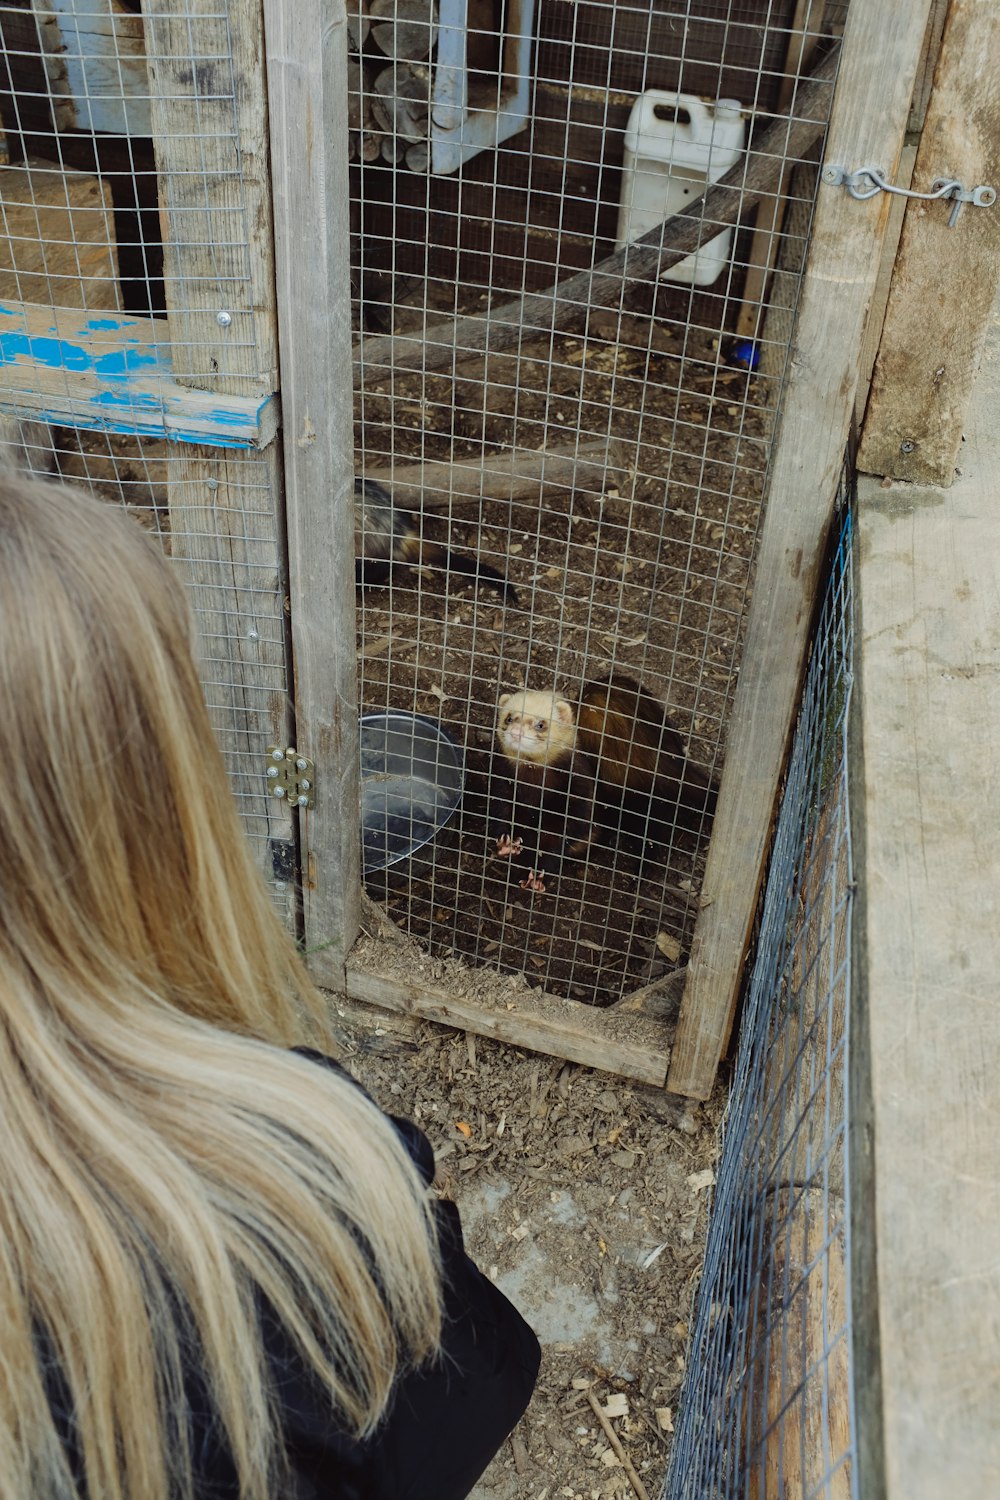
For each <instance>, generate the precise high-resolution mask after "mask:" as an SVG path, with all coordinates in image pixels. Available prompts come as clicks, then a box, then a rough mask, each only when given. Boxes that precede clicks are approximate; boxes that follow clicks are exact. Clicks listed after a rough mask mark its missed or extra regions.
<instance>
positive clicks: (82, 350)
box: [0, 239, 278, 449]
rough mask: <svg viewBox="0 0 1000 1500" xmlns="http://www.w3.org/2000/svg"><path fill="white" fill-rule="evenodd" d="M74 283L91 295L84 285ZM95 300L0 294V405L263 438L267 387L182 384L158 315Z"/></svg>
mask: <svg viewBox="0 0 1000 1500" xmlns="http://www.w3.org/2000/svg"><path fill="white" fill-rule="evenodd" d="M2 244H3V241H2V239H0V246H2ZM55 249H56V250H57V251H58V249H59V247H58V246H56V247H55ZM42 250H43V252H44V250H45V247H44V246H43V247H42ZM12 279H13V278H12ZM17 279H20V278H17ZM41 279H42V278H39V280H41ZM96 286H97V288H98V289H104V290H105V291H106V292H107V294H108V295H109V296H113V295H114V294H115V292H116V284H115V282H113V281H111V282H107V283H105V282H100V283H96ZM82 290H83V292H84V295H87V296H89V295H91V290H90V286H89V285H87V284H85V285H84V286H83V288H82ZM67 295H68V294H67ZM101 305H102V304H100V303H89V304H88V308H87V311H86V312H80V311H76V310H75V309H73V308H67V307H44V306H41V305H40V304H39V305H36V304H34V303H23V302H14V301H4V302H3V303H0V310H2V316H3V333H4V344H3V350H2V356H0V405H3V406H7V407H16V409H17V410H18V412H19V413H21V414H22V415H31V416H32V417H34V418H36V419H37V420H39V421H43V422H51V423H54V424H63V425H66V426H69V427H86V428H90V429H92V430H97V431H100V432H113V433H118V434H125V435H128V436H133V437H156V438H168V439H171V440H173V441H176V442H184V443H203V444H208V445H212V446H219V447H223V448H246V449H250V448H265V447H266V446H267V444H268V443H269V442H270V441H271V440H272V438H273V437H274V434H275V432H276V430H277V421H278V410H277V398H276V397H275V396H270V397H256V396H250V397H247V396H229V395H226V394H225V393H224V392H221V391H219V392H216V391H200V390H195V389H193V388H192V387H191V386H187V385H181V384H180V383H179V382H178V381H177V380H176V379H175V378H174V371H173V362H172V361H173V349H172V347H171V345H170V344H169V343H168V342H167V331H166V326H165V324H164V323H163V321H162V320H160V319H156V318H132V317H128V316H127V315H119V314H114V315H105V316H102V317H96V318H95V317H94V310H95V309H97V310H100V307H101ZM107 305H108V304H107V303H105V304H104V306H107ZM112 305H113V304H112ZM77 306H79V304H77Z"/></svg>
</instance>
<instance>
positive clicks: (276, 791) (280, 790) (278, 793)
mask: <svg viewBox="0 0 1000 1500" xmlns="http://www.w3.org/2000/svg"><path fill="white" fill-rule="evenodd" d="M274 795H275V796H276V797H283V796H284V795H285V788H284V787H283V786H276V787H275V789H274Z"/></svg>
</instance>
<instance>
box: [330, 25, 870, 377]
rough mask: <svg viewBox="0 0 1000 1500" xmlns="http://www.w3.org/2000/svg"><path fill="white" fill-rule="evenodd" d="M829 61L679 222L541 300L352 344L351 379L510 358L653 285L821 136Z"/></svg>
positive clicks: (531, 296)
mask: <svg viewBox="0 0 1000 1500" xmlns="http://www.w3.org/2000/svg"><path fill="white" fill-rule="evenodd" d="M839 55H840V47H839V44H838V45H837V46H836V47H834V48H832V49H831V51H829V52H828V53H827V54H826V56H825V57H823V58H822V59H821V61H820V62H819V63H818V64H817V65H816V67H815V68H814V70H813V72H812V74H811V75H810V77H809V79H808V81H807V82H805V83H803V84H802V85H801V87H800V88H799V89H798V91H797V93H796V95H795V99H794V100H793V103H792V108H791V110H790V112H789V114H788V115H787V116H782V117H781V118H780V119H776V120H774V121H772V123H771V124H770V125H769V126H768V127H767V129H766V130H765V131H764V132H763V134H762V135H761V136H760V138H759V140H757V141H756V142H755V143H753V144H752V145H751V147H750V149H749V150H748V151H747V154H746V156H745V157H744V158H743V160H742V161H739V162H738V163H737V164H736V166H735V167H733V168H731V170H730V171H728V172H727V173H726V175H725V176H724V177H722V178H720V179H719V181H718V182H717V183H715V184H714V185H713V186H712V187H710V188H709V189H708V191H707V192H706V193H705V194H704V195H703V196H702V197H701V198H698V199H697V200H696V201H695V202H694V203H692V204H691V205H690V206H689V207H688V208H686V209H685V210H684V211H683V213H679V214H675V215H674V216H673V217H672V218H671V219H668V220H667V222H666V223H665V224H658V225H657V226H656V228H655V229H651V230H649V231H648V233H646V234H644V235H643V236H642V238H641V239H638V240H635V241H634V242H633V243H632V244H630V245H626V246H625V248H624V249H622V250H616V251H615V253H614V254H613V255H609V256H607V257H606V259H604V260H602V261H600V262H599V263H598V264H597V265H596V266H593V267H592V268H591V269H590V270H587V271H580V272H579V273H578V274H577V275H576V276H572V277H570V278H569V280H568V281H562V282H559V283H557V285H555V286H552V287H549V288H547V290H545V291H543V292H528V293H527V294H526V295H525V296H523V297H518V298H517V299H516V300H515V301H513V302H506V303H504V304H503V305H502V306H500V307H495V308H491V309H490V310H489V312H487V313H477V314H475V315H474V316H465V317H458V318H442V319H441V321H440V322H439V323H432V324H431V325H430V326H429V327H428V328H426V329H424V330H423V332H422V333H420V334H419V335H417V334H385V335H381V334H380V335H376V336H373V337H371V338H367V339H364V340H362V342H361V343H360V344H359V345H358V346H357V348H356V349H355V351H354V364H355V367H356V370H357V374H358V378H359V379H360V380H361V381H362V382H364V381H367V380H372V379H375V378H377V377H379V376H382V377H384V375H385V373H386V372H387V371H393V370H425V371H433V370H447V369H448V368H450V367H451V366H452V365H454V363H455V362H456V360H459V359H461V358H462V357H464V356H465V355H474V354H480V355H481V354H486V353H490V354H492V353H497V352H498V351H500V350H503V349H510V348H512V347H514V346H515V345H517V344H518V343H520V341H521V339H522V338H526V337H537V336H538V335H539V334H545V333H551V332H552V331H554V330H555V329H557V328H562V327H564V326H565V325H566V324H567V323H568V322H569V321H570V319H571V318H573V317H574V316H576V315H577V314H578V313H580V312H581V311H582V312H585V311H587V310H588V309H589V308H592V307H608V306H610V305H611V304H613V303H615V302H617V301H618V300H619V298H620V297H621V295H622V292H623V291H624V289H625V287H626V286H627V285H628V283H629V282H630V281H655V280H656V278H657V277H658V276H661V275H662V274H663V272H664V271H669V269H670V267H671V266H675V265H677V263H678V262H679V261H682V260H683V259H684V258H685V256H688V255H690V254H691V253H692V252H693V251H695V250H697V249H698V247H699V246H700V245H701V244H702V243H703V242H704V241H706V240H710V239H712V238H713V237H714V236H715V235H717V234H718V232H719V230H720V229H722V228H724V227H725V226H726V225H727V224H735V223H736V220H737V219H738V218H739V216H740V214H742V213H746V212H747V211H748V210H749V209H751V208H753V207H754V206H755V204H757V203H759V202H760V201H761V199H762V198H766V197H768V196H769V195H771V194H774V193H776V192H778V191H779V190H780V185H781V178H782V173H783V172H784V170H785V167H786V165H787V163H788V162H789V161H794V160H801V159H802V158H803V157H804V156H805V154H806V152H807V151H808V150H809V149H810V147H812V146H813V145H814V144H815V143H816V141H817V140H819V139H820V137H821V136H822V134H823V132H824V130H825V129H826V125H827V121H828V119H829V115H830V99H831V92H832V87H833V80H834V78H835V76H836V72H837V63H838V60H839Z"/></svg>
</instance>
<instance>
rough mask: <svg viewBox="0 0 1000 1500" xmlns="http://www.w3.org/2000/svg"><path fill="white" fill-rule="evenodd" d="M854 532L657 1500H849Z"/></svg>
mask: <svg viewBox="0 0 1000 1500" xmlns="http://www.w3.org/2000/svg"><path fill="white" fill-rule="evenodd" d="M851 538H852V524H851V515H850V511H849V510H847V509H845V510H844V512H843V522H842V530H841V535H840V540H839V546H838V548H837V551H836V556H835V559H834V562H833V567H832V571H831V576H830V582H829V585H828V589H827V594H826V598H825V602H824V606H823V610H822V615H821V619H820V621H819V625H818V629H817V633H816V639H815V644H814V647H813V651H812V656H811V663H810V666H809V670H808V676H807V680H806V687H805V692H804V697H803V703H802V707H801V711H800V715H799V721H798V727H797V730H796V735H795V740H794V747H793V752H792V758H791V763H790V767H789V771H788V778H787V783H786V786H785V790H784V796H783V799H782V804H781V812H780V815H779V818H778V825H777V830H776V834H775V841H774V849H773V853H772V857H771V866H770V873H769V876H768V880H767V885H766V890H765V894H764V898H763V902H762V909H761V916H760V924H759V933H758V940H757V947H756V960H755V963H754V967H753V972H752V976H751V980H750V983H749V987H748V992H747V997H746V1004H745V1010H744V1014H743V1019H742V1024H741V1028H740V1041H739V1047H738V1053H737V1059H736V1066H735V1077H734V1081H733V1086H732V1092H731V1095H730V1098H729V1103H728V1108H727V1116H726V1122H725V1129H724V1139H723V1147H722V1155H721V1159H720V1162H719V1166H718V1170H717V1185H716V1189H715V1200H714V1204H713V1208H712V1213H711V1219H710V1223H709V1229H708V1239H707V1245H706V1255H705V1267H704V1271H703V1275H702V1279H701V1283H700V1285H699V1290H698V1294H697V1300H696V1307H695V1312H694V1320H693V1328H692V1335H691V1340H690V1345H689V1348H688V1353H687V1370H686V1375H685V1383H684V1387H683V1389H682V1394H681V1404H680V1413H679V1419H678V1423H677V1432H676V1437H675V1441H674V1447H673V1451H672V1455H671V1463H670V1469H669V1473H668V1475H667V1480H666V1484H665V1487H664V1490H663V1494H662V1500H684V1497H690V1500H723V1497H737V1496H738V1497H740V1500H743V1497H746V1496H751V1497H759V1500H764V1497H771V1496H774V1497H778V1496H797V1497H798V1496H801V1497H803V1500H804V1497H806V1496H815V1497H823V1500H855V1497H856V1496H857V1494H858V1489H857V1477H856V1464H855V1451H856V1446H855V1421H854V1404H853V1386H852V1364H851V1314H850V1290H849V1288H850V1243H849V1213H848V1203H849V1197H848V1195H849V1182H848V1159H847V1122H848V1109H847V1099H848V1094H847V1089H848V1067H849V1061H850V1054H849V1027H848V1023H849V1010H850V981H851V971H850V928H851V905H852V890H853V879H854V876H853V867H852V862H851V841H850V827H849V808H848V786H847V782H848V776H847V770H848V766H847V721H848V709H849V701H850V692H851V682H852V671H853V667H852V661H853V656H852V650H853V615H852V557H851Z"/></svg>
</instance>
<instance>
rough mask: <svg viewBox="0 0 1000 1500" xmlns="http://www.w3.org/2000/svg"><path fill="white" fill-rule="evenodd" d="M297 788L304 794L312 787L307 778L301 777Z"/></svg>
mask: <svg viewBox="0 0 1000 1500" xmlns="http://www.w3.org/2000/svg"><path fill="white" fill-rule="evenodd" d="M299 786H300V787H301V788H302V790H303V791H304V792H308V790H309V788H310V787H311V786H312V782H311V781H310V780H309V778H308V776H303V777H302V779H301V781H300V782H299Z"/></svg>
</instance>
